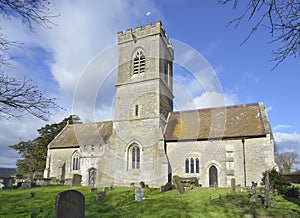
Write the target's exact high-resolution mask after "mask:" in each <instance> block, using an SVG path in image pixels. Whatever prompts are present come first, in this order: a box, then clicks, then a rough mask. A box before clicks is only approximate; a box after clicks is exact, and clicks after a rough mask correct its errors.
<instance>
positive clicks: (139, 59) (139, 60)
mask: <svg viewBox="0 0 300 218" xmlns="http://www.w3.org/2000/svg"><path fill="white" fill-rule="evenodd" d="M144 72H145V54H144V51H143V50H142V49H138V50H137V51H136V52H135V54H134V58H133V74H139V73H144Z"/></svg>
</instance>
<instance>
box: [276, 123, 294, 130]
mask: <svg viewBox="0 0 300 218" xmlns="http://www.w3.org/2000/svg"><path fill="white" fill-rule="evenodd" d="M290 128H292V126H291V125H286V124H278V125H276V126H274V127H273V130H275V131H279V130H283V129H290Z"/></svg>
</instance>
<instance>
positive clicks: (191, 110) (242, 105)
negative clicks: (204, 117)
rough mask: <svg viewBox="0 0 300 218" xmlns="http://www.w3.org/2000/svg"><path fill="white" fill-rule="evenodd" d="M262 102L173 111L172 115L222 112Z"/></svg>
mask: <svg viewBox="0 0 300 218" xmlns="http://www.w3.org/2000/svg"><path fill="white" fill-rule="evenodd" d="M259 104H260V102H257V103H248V104H234V105H228V106H217V107H207V108H198V109H190V110H181V111H172V112H171V113H173V114H174V113H180V112H185V113H188V112H197V111H208V110H220V109H227V108H240V107H248V106H255V105H257V106H258V105H259Z"/></svg>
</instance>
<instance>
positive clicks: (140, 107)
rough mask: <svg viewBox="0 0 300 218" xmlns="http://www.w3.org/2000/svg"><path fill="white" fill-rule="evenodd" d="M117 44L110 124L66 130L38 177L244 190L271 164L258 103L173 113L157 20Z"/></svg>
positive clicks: (166, 54)
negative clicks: (190, 182) (176, 182)
mask: <svg viewBox="0 0 300 218" xmlns="http://www.w3.org/2000/svg"><path fill="white" fill-rule="evenodd" d="M118 46H119V64H118V79H117V81H116V100H115V114H114V120H112V121H101V122H95V123H86V124H83V123H80V122H78V123H74V124H68V125H67V126H65V128H64V129H63V130H62V131H61V132H60V133H59V134H58V135H57V136H56V137H55V138H54V140H53V141H52V142H51V143H50V144H49V145H48V152H47V163H46V168H45V171H44V177H45V178H49V179H50V178H51V179H52V180H54V181H56V182H60V183H63V184H70V183H71V181H72V179H73V178H74V176H77V177H78V176H79V177H80V178H81V185H86V186H93V187H101V186H111V185H114V186H129V185H130V184H133V183H135V184H138V183H139V182H141V181H143V182H145V183H146V184H148V185H149V186H150V187H160V186H162V185H164V184H166V183H167V182H168V181H171V179H172V176H174V175H178V176H180V177H184V178H188V177H196V178H197V179H198V181H199V184H201V185H202V186H204V187H207V186H213V185H214V184H217V185H218V186H220V187H226V186H230V180H231V179H232V178H235V179H236V184H238V185H243V186H244V185H247V186H250V185H251V182H252V181H254V182H258V183H259V182H260V181H261V177H262V172H264V171H265V170H267V169H271V168H273V167H274V166H275V162H274V142H273V135H272V131H271V127H270V123H269V120H268V117H267V114H266V110H265V107H264V105H263V103H255V104H245V105H234V106H227V107H216V108H206V109H198V110H190V111H173V99H174V95H173V60H174V48H173V46H172V44H171V42H170V40H169V38H168V36H167V35H166V33H165V30H164V29H163V27H162V24H161V22H160V21H157V22H156V23H155V24H154V25H151V24H147V25H146V26H145V27H144V28H142V27H136V29H135V30H132V29H127V31H126V33H123V32H119V33H118Z"/></svg>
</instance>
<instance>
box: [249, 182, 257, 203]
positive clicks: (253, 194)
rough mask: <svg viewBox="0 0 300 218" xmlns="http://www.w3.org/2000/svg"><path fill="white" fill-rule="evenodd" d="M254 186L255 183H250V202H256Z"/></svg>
mask: <svg viewBox="0 0 300 218" xmlns="http://www.w3.org/2000/svg"><path fill="white" fill-rule="evenodd" d="M256 186H257V183H256V182H253V181H252V185H251V197H250V202H255V201H256Z"/></svg>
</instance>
